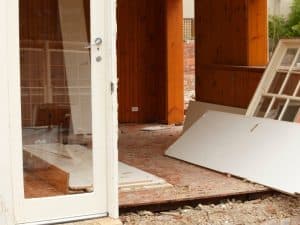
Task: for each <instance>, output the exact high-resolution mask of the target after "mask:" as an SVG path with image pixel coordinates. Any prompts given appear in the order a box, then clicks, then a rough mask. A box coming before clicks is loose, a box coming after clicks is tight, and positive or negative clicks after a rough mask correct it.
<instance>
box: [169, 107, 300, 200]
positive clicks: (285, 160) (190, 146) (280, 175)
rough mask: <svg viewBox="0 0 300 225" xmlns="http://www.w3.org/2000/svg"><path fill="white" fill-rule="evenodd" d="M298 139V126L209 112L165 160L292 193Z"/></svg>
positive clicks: (299, 184) (297, 183) (299, 182)
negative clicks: (184, 162)
mask: <svg viewBox="0 0 300 225" xmlns="http://www.w3.org/2000/svg"><path fill="white" fill-rule="evenodd" d="M299 137H300V126H299V124H294V123H289V122H281V121H274V120H270V119H264V118H256V117H245V116H241V115H235V114H229V113H222V112H214V111H209V112H207V113H206V114H204V115H203V117H202V118H200V119H199V120H198V121H197V122H196V123H195V124H194V125H193V126H192V127H191V128H190V129H189V130H187V131H186V132H185V133H184V134H183V135H182V136H181V138H179V139H178V141H176V142H175V143H174V144H173V145H172V146H171V147H170V148H169V149H168V150H167V151H166V155H168V156H171V157H173V158H177V159H180V160H183V161H186V162H189V163H193V164H196V165H199V166H203V167H206V168H210V169H212V170H216V171H220V172H223V173H229V174H232V175H235V176H238V177H242V178H246V179H248V180H250V181H253V182H256V183H259V184H263V185H265V186H268V187H270V188H273V189H276V190H279V191H282V192H284V193H289V194H295V193H300V179H299V178H300V173H299V172H300V164H299V157H300V138H299Z"/></svg>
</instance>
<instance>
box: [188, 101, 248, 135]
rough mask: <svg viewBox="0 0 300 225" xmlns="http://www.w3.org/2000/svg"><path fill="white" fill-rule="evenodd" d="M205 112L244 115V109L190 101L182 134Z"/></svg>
mask: <svg viewBox="0 0 300 225" xmlns="http://www.w3.org/2000/svg"><path fill="white" fill-rule="evenodd" d="M207 111H218V112H228V113H234V114H240V115H245V114H246V109H243V108H237V107H229V106H224V105H216V104H211V103H206V102H197V101H190V103H189V107H188V110H187V114H186V118H185V121H184V126H183V132H185V131H186V130H187V129H189V128H190V127H191V126H192V125H193V124H194V123H195V122H196V121H197V120H198V119H199V118H201V117H202V116H203V114H204V113H206V112H207Z"/></svg>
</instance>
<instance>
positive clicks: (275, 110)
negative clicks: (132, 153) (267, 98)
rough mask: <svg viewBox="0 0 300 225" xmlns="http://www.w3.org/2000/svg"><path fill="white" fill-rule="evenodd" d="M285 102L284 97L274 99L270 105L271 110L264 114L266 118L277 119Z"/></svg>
mask: <svg viewBox="0 0 300 225" xmlns="http://www.w3.org/2000/svg"><path fill="white" fill-rule="evenodd" d="M285 103H286V100H285V99H281V98H277V99H275V101H274V103H273V105H272V107H271V110H270V111H269V112H268V114H267V115H266V118H270V119H275V120H277V119H279V117H280V114H281V112H282V110H283V108H284V104H285Z"/></svg>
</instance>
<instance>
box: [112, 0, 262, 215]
mask: <svg viewBox="0 0 300 225" xmlns="http://www.w3.org/2000/svg"><path fill="white" fill-rule="evenodd" d="M117 5H118V8H117V15H118V16H117V26H118V38H117V57H118V78H119V83H118V88H119V89H118V100H119V102H118V103H119V112H118V113H119V160H120V168H119V173H120V179H119V201H120V208H121V210H126V209H128V208H131V207H133V208H134V207H136V206H138V207H141V206H143V207H147V206H149V205H155V204H156V205H157V204H165V203H178V202H184V201H191V200H201V199H202V200H203V199H208V198H214V197H220V196H234V195H237V194H238V193H239V194H241V193H242V194H249V193H257V192H260V191H265V189H260V187H257V186H254V185H252V184H249V183H245V182H241V181H240V180H238V179H236V178H233V177H227V176H225V175H224V174H219V173H215V172H213V171H210V170H207V169H205V168H201V167H198V166H194V165H191V164H188V163H185V162H182V161H179V160H175V159H172V158H169V157H166V156H165V154H164V153H165V151H166V150H167V149H168V147H169V146H170V145H171V144H172V143H174V142H175V141H176V140H177V139H178V138H179V137H180V135H181V134H182V130H183V123H184V95H186V96H188V97H186V99H187V100H186V102H187V101H189V100H190V98H192V97H193V95H194V91H195V87H194V85H195V70H194V66H195V63H194V62H193V61H194V60H195V58H194V52H195V50H194V47H193V45H194V41H195V40H186V41H184V32H183V27H184V26H183V23H184V18H183V2H182V1H181V0H175V1H174V0H165V1H160V0H157V1H147V0H142V1H141V0H132V1H130V2H129V1H125V0H118V4H117ZM190 32H191V33H192V32H193V29H191V30H190ZM191 35H192V34H190V36H191ZM187 39H188V38H187ZM190 39H192V38H191V37H190ZM184 45H186V46H187V48H190V49H189V50H187V51H190V55H191V56H190V58H188V57H186V58H185V57H184ZM189 45H191V46H189ZM184 58H185V61H187V62H188V61H191V62H190V63H191V64H192V66H191V67H190V68H189V66H190V65H191V64H188V63H186V65H187V69H186V76H184V74H185V71H184ZM185 77H186V78H185ZM184 80H186V82H184ZM184 84H186V85H185V86H186V89H187V92H186V94H184ZM191 93H192V94H191ZM186 105H187V104H186Z"/></svg>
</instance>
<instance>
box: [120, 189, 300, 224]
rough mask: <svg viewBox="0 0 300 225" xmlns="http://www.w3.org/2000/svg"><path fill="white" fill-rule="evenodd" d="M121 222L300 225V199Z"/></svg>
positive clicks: (136, 216) (127, 217) (131, 216)
mask: <svg viewBox="0 0 300 225" xmlns="http://www.w3.org/2000/svg"><path fill="white" fill-rule="evenodd" d="M121 220H122V222H123V223H124V225H224V224H228V225H248V224H251V225H258V224H263V225H300V198H295V197H289V196H285V195H274V196H265V197H263V198H260V199H257V200H252V201H247V202H241V201H235V200H230V201H229V200H228V201H227V202H224V203H221V204H218V205H201V204H199V205H198V206H197V207H196V208H192V207H190V206H185V207H183V208H179V209H177V210H174V211H167V212H160V213H152V212H150V211H140V212H137V213H127V214H124V215H121Z"/></svg>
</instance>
